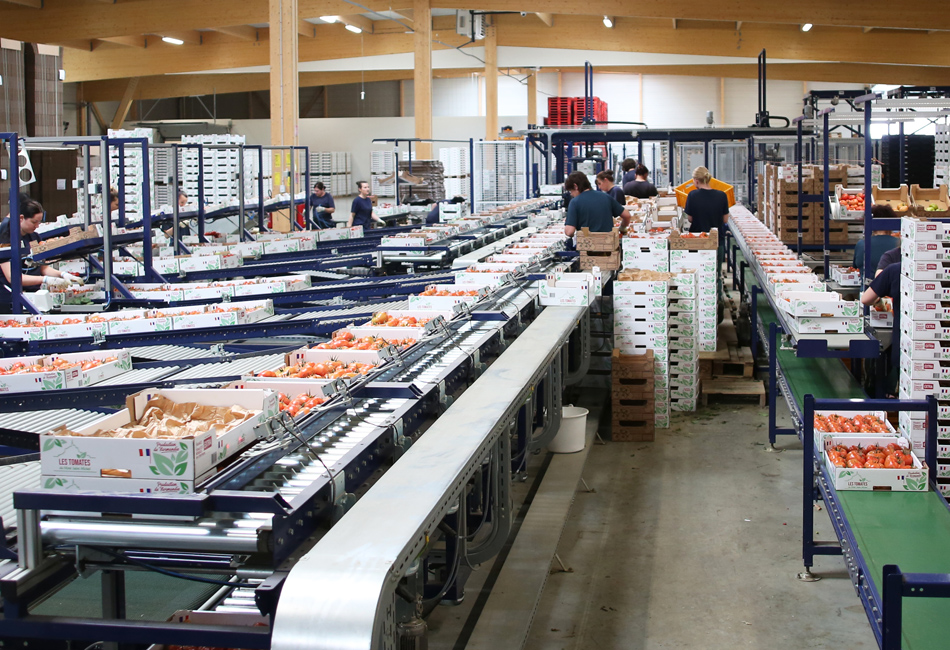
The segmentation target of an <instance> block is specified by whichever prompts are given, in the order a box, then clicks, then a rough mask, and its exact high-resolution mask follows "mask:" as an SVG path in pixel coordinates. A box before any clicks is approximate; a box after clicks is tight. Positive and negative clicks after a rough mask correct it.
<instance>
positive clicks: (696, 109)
mask: <svg viewBox="0 0 950 650" xmlns="http://www.w3.org/2000/svg"><path fill="white" fill-rule="evenodd" d="M595 88H596V82H595ZM710 110H714V111H716V112H717V113H718V112H719V79H716V78H712V77H679V76H666V75H663V76H661V75H649V76H645V77H644V78H643V120H642V121H643V122H646V123H647V124H648V125H649V127H650V128H654V129H656V128H677V127H698V126H703V125H705V124H706V111H710Z"/></svg>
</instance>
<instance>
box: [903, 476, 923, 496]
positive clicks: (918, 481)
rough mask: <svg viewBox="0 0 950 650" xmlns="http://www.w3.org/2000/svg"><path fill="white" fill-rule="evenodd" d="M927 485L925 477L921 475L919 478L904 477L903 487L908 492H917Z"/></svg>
mask: <svg viewBox="0 0 950 650" xmlns="http://www.w3.org/2000/svg"><path fill="white" fill-rule="evenodd" d="M926 486H927V479H926V478H925V477H923V476H921V477H919V478H911V477H908V478H905V479H904V489H905V490H907V491H909V492H919V491H921V490H923V489H924V488H925V487H926Z"/></svg>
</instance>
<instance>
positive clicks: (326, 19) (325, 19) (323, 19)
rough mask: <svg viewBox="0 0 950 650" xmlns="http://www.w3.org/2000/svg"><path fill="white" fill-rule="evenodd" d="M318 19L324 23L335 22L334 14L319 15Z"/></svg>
mask: <svg viewBox="0 0 950 650" xmlns="http://www.w3.org/2000/svg"><path fill="white" fill-rule="evenodd" d="M320 20H322V21H323V22H325V23H335V22H336V21H337V17H336V16H320Z"/></svg>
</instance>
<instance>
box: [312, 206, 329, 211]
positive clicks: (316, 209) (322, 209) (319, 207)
mask: <svg viewBox="0 0 950 650" xmlns="http://www.w3.org/2000/svg"><path fill="white" fill-rule="evenodd" d="M314 210H315V211H316V212H326V210H327V209H326V208H325V207H323V206H322V205H318V206H317V207H315V208H314Z"/></svg>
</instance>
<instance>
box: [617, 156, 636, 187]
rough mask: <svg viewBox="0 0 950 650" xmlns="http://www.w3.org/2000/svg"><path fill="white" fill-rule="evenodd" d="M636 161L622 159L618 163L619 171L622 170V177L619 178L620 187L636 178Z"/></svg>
mask: <svg viewBox="0 0 950 650" xmlns="http://www.w3.org/2000/svg"><path fill="white" fill-rule="evenodd" d="M637 165H638V163H637V161H636V160H634V159H633V158H624V159H623V162H622V163H620V169H621V170H623V176H622V177H621V178H620V187H623V186H624V185H626V184H627V183H629V182H630V181H633V180H636V178H637Z"/></svg>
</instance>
